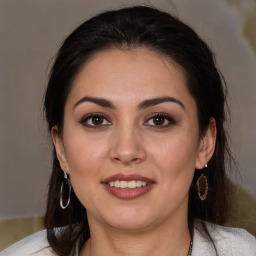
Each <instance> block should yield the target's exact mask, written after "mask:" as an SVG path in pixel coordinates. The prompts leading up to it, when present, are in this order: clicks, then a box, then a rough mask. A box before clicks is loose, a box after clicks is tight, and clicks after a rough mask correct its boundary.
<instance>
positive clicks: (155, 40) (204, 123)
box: [44, 6, 231, 255]
mask: <svg viewBox="0 0 256 256" xmlns="http://www.w3.org/2000/svg"><path fill="white" fill-rule="evenodd" d="M140 46H142V47H146V48H148V49H150V50H152V51H154V52H157V53H160V54H162V55H165V56H167V57H169V58H170V59H171V60H173V61H174V62H176V63H178V64H179V65H180V66H182V67H183V69H184V71H185V75H186V79H187V86H188V90H189V92H190V94H191V95H192V96H193V98H194V99H195V102H196V104H197V112H198V122H199V128H200V135H201V136H202V135H203V134H204V132H205V131H206V129H207V128H208V125H209V121H210V118H211V117H214V118H215V120H216V126H217V138H216V148H215V152H214V154H213V157H212V158H211V160H210V161H209V163H208V168H207V173H206V176H207V179H208V183H209V193H208V197H207V199H206V200H204V201H201V200H200V199H199V198H198V195H197V190H196V186H195V183H196V180H197V178H198V176H199V175H200V174H201V173H200V171H199V170H198V171H195V175H194V179H193V183H192V185H191V188H190V195H189V212H188V220H189V229H190V232H191V234H193V220H194V219H195V218H199V219H202V220H206V221H210V222H212V223H217V224H224V223H225V222H226V221H227V217H228V210H229V204H228V203H229V200H230V198H229V187H228V180H227V177H226V169H227V166H228V163H229V160H230V159H231V155H230V152H229V148H228V145H227V134H226V131H225V128H224V122H225V115H226V113H225V90H226V89H225V84H224V83H223V80H222V78H221V75H220V72H219V71H218V70H217V68H216V66H215V62H214V56H213V53H212V52H211V50H210V49H209V47H208V46H207V44H206V43H205V42H204V41H203V40H202V39H201V38H200V37H199V36H198V35H197V34H196V33H195V32H194V31H193V30H192V29H191V28H190V27H189V26H187V25H185V24H184V23H183V22H181V21H180V20H179V19H177V18H175V17H173V16H172V15H170V14H168V13H165V12H162V11H159V10H157V9H154V8H150V7H143V6H135V7H130V8H124V9H120V10H115V11H108V12H104V13H101V14H99V15H97V16H95V17H93V18H91V19H90V20H88V21H86V22H84V23H83V24H81V25H80V26H79V27H78V28H77V29H75V31H73V32H72V33H71V34H70V35H69V36H68V37H67V38H66V40H65V41H64V43H63V44H62V46H61V48H60V50H59V52H58V54H57V57H56V59H55V62H54V65H53V67H52V70H51V73H50V77H49V83H48V87H47V89H46V94H45V105H44V106H45V114H46V120H47V122H48V129H49V131H51V129H52V127H53V126H56V125H57V126H58V128H59V131H60V134H61V131H62V127H63V115H64V107H65V102H66V99H67V96H68V94H69V91H70V88H71V87H72V82H73V80H74V78H75V77H76V76H77V75H78V73H79V71H80V69H81V67H82V66H83V64H84V63H85V62H86V61H87V60H88V58H90V57H91V56H92V55H93V54H94V53H96V52H99V51H102V50H105V49H109V48H118V49H121V50H129V49H134V48H136V47H140ZM62 181H63V171H62V170H61V167H60V164H59V161H58V159H57V157H56V152H55V149H53V167H52V175H51V178H50V183H49V194H48V202H47V209H46V215H45V226H46V228H47V233H48V241H49V244H50V246H51V247H52V248H53V249H54V251H55V252H56V253H57V254H58V255H68V254H70V253H71V251H72V250H73V249H74V248H73V246H74V244H78V248H81V246H82V245H83V244H84V242H85V241H86V240H87V239H88V238H89V237H90V231H89V227H88V223H87V216H86V209H85V208H84V207H83V205H82V204H81V203H80V202H79V200H78V199H77V197H76V195H75V194H74V192H73V191H72V193H71V202H70V205H69V206H68V207H67V208H66V209H65V210H62V209H61V208H60V205H59V201H60V186H61V182H62ZM56 227H62V228H61V229H58V231H57V232H56Z"/></svg>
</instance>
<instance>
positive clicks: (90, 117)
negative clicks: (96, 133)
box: [80, 113, 111, 128]
mask: <svg viewBox="0 0 256 256" xmlns="http://www.w3.org/2000/svg"><path fill="white" fill-rule="evenodd" d="M93 118H103V122H107V124H100V125H95V124H94V125H93V124H88V121H89V120H90V119H91V121H92V119H93ZM80 123H81V124H82V125H84V126H86V127H89V128H102V127H103V126H108V125H111V122H109V121H108V118H107V117H106V116H105V115H103V114H101V113H93V114H89V115H87V116H85V117H84V118H83V119H82V120H81V122H80Z"/></svg>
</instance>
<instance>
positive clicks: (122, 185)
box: [107, 180, 150, 189]
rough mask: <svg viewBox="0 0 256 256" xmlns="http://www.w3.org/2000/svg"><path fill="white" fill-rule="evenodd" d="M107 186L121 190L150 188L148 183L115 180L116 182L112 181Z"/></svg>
mask: <svg viewBox="0 0 256 256" xmlns="http://www.w3.org/2000/svg"><path fill="white" fill-rule="evenodd" d="M107 184H108V185H109V186H110V187H115V188H121V189H132V188H141V187H145V186H148V185H149V184H150V183H147V182H146V181H142V180H131V181H126V180H115V181H110V182H108V183H107Z"/></svg>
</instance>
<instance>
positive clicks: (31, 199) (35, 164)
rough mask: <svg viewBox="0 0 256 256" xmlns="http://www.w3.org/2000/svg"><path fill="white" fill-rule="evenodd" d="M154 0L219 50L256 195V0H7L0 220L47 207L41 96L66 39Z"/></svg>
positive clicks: (0, 9)
mask: <svg viewBox="0 0 256 256" xmlns="http://www.w3.org/2000/svg"><path fill="white" fill-rule="evenodd" d="M135 2H136V3H141V2H143V3H150V2H151V3H153V4H155V5H156V6H158V7H161V8H163V9H164V10H167V11H171V12H172V13H175V14H177V15H178V16H180V17H181V19H183V20H184V21H186V22H187V23H189V24H190V25H192V27H194V28H195V30H196V31H198V32H199V33H200V34H201V35H202V37H203V38H204V39H206V40H207V42H208V43H209V44H210V46H211V47H213V49H214V50H215V51H216V55H217V62H218V66H219V67H220V69H221V70H222V71H223V74H224V76H225V77H226V80H227V83H228V87H229V89H230V96H231V112H232V119H233V122H232V127H231V136H232V141H233V149H234V152H235V154H236V156H237V159H238V161H239V163H240V167H241V172H242V177H243V179H242V181H241V182H242V186H243V187H244V188H245V189H246V190H247V191H248V192H249V193H250V194H251V195H252V196H253V197H254V198H256V186H255V183H256V175H255V166H256V129H255V126H256V115H255V110H256V72H255V71H256V39H255V38H256V35H255V34H254V35H253V33H255V27H256V21H255V20H256V3H255V1H254V0H251V1H250V0H248V1H242V0H241V1H239V0H236V1H231V0H229V1H228V0H214V1H212V0H175V1H168V0H163V1H161V0H159V1H157V0H155V1H127V0H123V1H116V0H104V1H103V0H73V1H69V0H41V1H39V0H37V1H35V0H1V1H0V56H1V57H0V58H1V60H0V86H1V93H0V102H1V103H0V104H1V107H0V115H1V122H0V123H1V126H0V143H1V148H0V172H1V176H0V177H1V178H0V205H1V207H0V219H1V218H2V219H3V218H10V217H17V216H33V215H40V214H42V213H43V206H44V197H45V192H46V184H47V181H48V178H49V174H50V147H49V144H50V143H49V140H48V138H47V133H46V129H45V127H44V123H43V115H42V96H43V91H44V88H45V86H46V81H47V72H48V65H49V63H50V59H51V58H52V57H53V55H54V53H55V52H56V49H57V48H58V46H59V45H60V43H61V41H62V40H63V39H64V37H65V36H66V35H67V34H68V33H69V32H70V31H71V30H72V29H73V28H75V27H76V26H77V25H78V24H79V23H80V22H81V21H83V20H85V19H86V18H88V17H90V16H91V15H93V14H95V13H97V12H98V11H101V10H104V9H109V8H112V7H120V6H124V5H125V4H127V3H135Z"/></svg>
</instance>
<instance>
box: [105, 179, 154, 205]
mask: <svg viewBox="0 0 256 256" xmlns="http://www.w3.org/2000/svg"><path fill="white" fill-rule="evenodd" d="M102 184H103V185H104V187H105V188H106V190H107V191H108V192H109V193H110V194H111V195H112V196H114V197H116V198H118V199H126V200H127V199H135V198H138V197H141V196H143V195H145V194H147V193H148V192H149V191H150V190H152V188H153V187H154V184H155V181H153V180H151V179H149V178H146V177H143V176H141V175H137V174H128V175H124V174H116V175H113V176H111V177H108V178H107V179H105V180H104V181H103V182H102Z"/></svg>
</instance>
